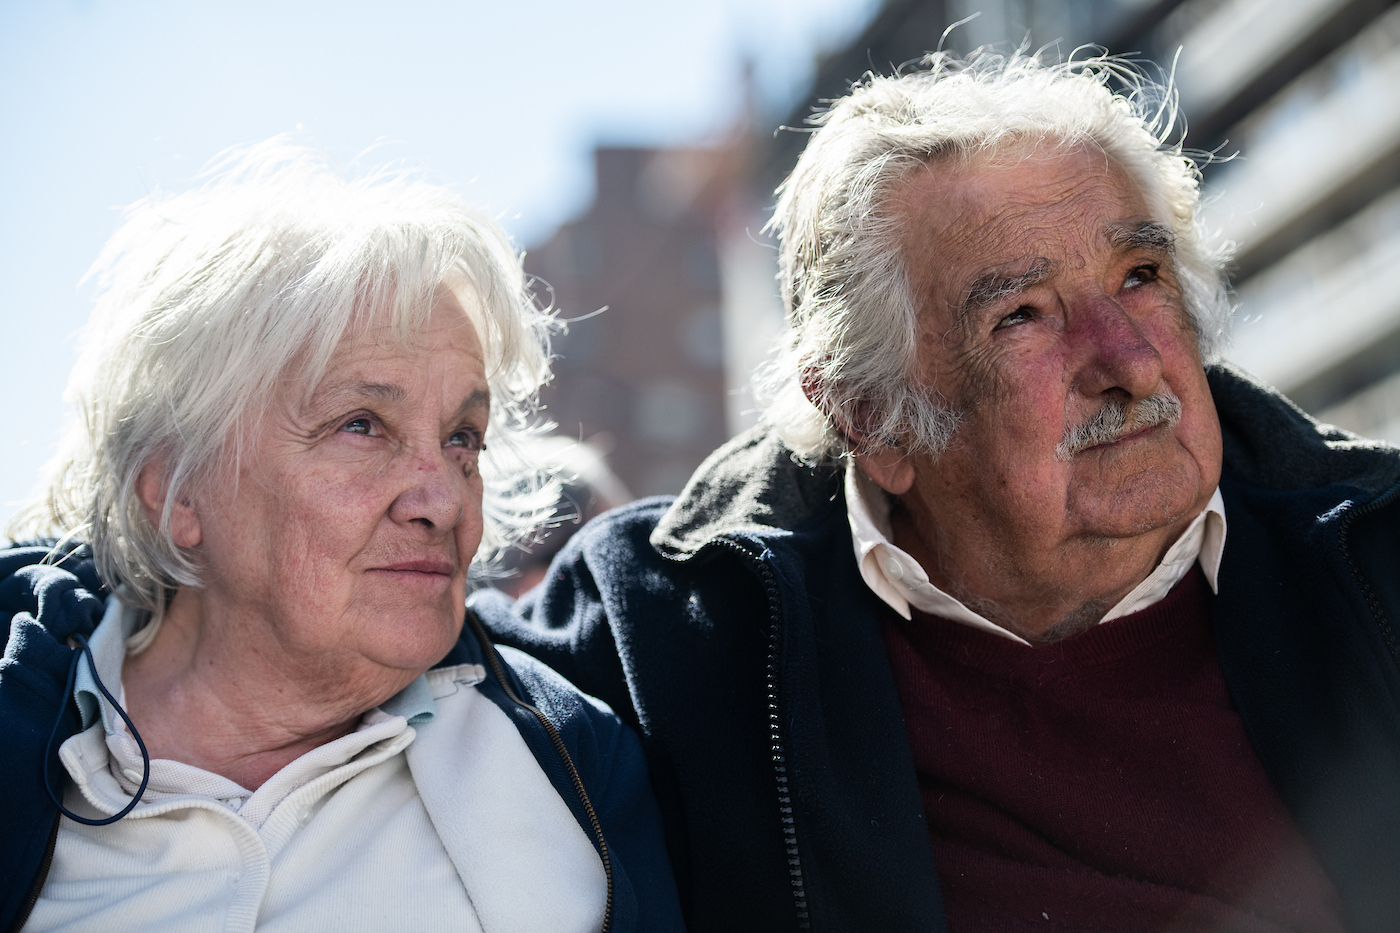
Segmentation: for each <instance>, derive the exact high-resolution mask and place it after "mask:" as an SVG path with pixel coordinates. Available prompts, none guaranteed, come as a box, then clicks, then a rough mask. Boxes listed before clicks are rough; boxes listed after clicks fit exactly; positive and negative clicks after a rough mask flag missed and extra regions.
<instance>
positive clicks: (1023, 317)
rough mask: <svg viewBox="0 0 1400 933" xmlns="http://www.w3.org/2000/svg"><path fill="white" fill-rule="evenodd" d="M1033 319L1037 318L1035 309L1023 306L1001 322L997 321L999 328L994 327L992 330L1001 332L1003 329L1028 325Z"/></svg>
mask: <svg viewBox="0 0 1400 933" xmlns="http://www.w3.org/2000/svg"><path fill="white" fill-rule="evenodd" d="M1033 317H1035V309H1034V308H1032V307H1030V306H1028V305H1022V306H1021V307H1019V308H1017V309H1016V310H1015V311H1012V312H1011V313H1010V314H1008V315H1007V316H1006V317H1004V318H1002V319H1001V320H1000V321H997V326H996V327H993V328H992V330H1001V329H1002V328H1003V327H1015V326H1016V325H1017V324H1024V323H1026V322H1027V321H1029V320H1030V319H1031V318H1033Z"/></svg>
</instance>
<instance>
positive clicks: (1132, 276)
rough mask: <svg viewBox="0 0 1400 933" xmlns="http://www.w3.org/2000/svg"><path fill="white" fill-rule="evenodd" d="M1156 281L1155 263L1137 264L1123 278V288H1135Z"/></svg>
mask: <svg viewBox="0 0 1400 933" xmlns="http://www.w3.org/2000/svg"><path fill="white" fill-rule="evenodd" d="M1155 281H1157V267H1156V266H1155V265H1147V266H1138V267H1137V268H1136V269H1134V270H1132V271H1131V272H1129V273H1128V274H1127V276H1126V277H1125V278H1124V279H1123V287H1124V288H1137V287H1139V286H1142V285H1147V284H1149V283H1151V282H1155Z"/></svg>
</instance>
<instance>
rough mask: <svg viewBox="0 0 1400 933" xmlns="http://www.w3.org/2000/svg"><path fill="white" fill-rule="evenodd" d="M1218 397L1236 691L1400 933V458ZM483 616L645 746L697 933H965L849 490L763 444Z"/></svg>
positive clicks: (492, 601) (614, 520) (1332, 867)
mask: <svg viewBox="0 0 1400 933" xmlns="http://www.w3.org/2000/svg"><path fill="white" fill-rule="evenodd" d="M1209 377H1210V382H1211V389H1212V393H1213V395H1214V398H1215V401H1216V406H1217V409H1218V411H1219V413H1220V418H1221V422H1222V428H1223V432H1224V444H1225V470H1224V476H1223V478H1222V480H1221V490H1222V493H1223V495H1224V498H1225V503H1226V509H1225V511H1226V516H1227V520H1228V522H1229V532H1228V539H1227V542H1226V546H1225V554H1224V560H1223V563H1222V565H1221V568H1220V574H1219V587H1220V590H1219V595H1218V596H1217V597H1216V598H1215V599H1214V600H1213V602H1212V621H1213V625H1214V629H1215V638H1216V642H1217V645H1218V651H1219V659H1220V664H1221V668H1222V670H1223V672H1224V675H1225V678H1226V681H1227V683H1228V684H1229V687H1230V691H1231V695H1232V697H1233V699H1234V702H1235V704H1236V706H1237V708H1238V709H1239V712H1240V714H1241V716H1242V718H1243V721H1244V725H1245V728H1246V730H1247V731H1248V734H1249V736H1250V739H1251V740H1252V742H1253V745H1254V748H1255V751H1256V753H1257V754H1258V756H1259V758H1260V760H1261V761H1262V762H1263V765H1264V767H1265V769H1266V770H1267V772H1268V774H1269V776H1270V778H1271V779H1272V781H1273V782H1274V785H1275V786H1276V788H1277V789H1278V791H1279V793H1280V795H1281V796H1282V798H1283V800H1284V801H1285V803H1286V804H1287V805H1288V807H1289V808H1290V810H1291V812H1292V813H1293V815H1294V817H1295V818H1296V819H1297V821H1298V824H1299V826H1300V827H1301V829H1302V831H1303V833H1304V835H1305V836H1306V837H1307V838H1308V840H1309V841H1310V842H1311V844H1312V845H1313V847H1314V849H1315V850H1316V852H1317V854H1318V855H1319V857H1320V858H1321V860H1322V862H1323V864H1324V865H1325V867H1326V868H1327V870H1328V872H1329V874H1330V875H1331V877H1332V878H1333V880H1334V881H1335V883H1336V885H1337V887H1338V888H1339V890H1340V891H1341V894H1342V898H1343V901H1344V903H1345V905H1346V909H1347V912H1348V921H1349V923H1350V925H1351V927H1352V929H1353V930H1355V931H1358V933H1361V931H1381V930H1395V929H1400V636H1398V635H1397V629H1396V626H1397V625H1400V507H1398V506H1397V498H1400V452H1397V451H1396V450H1395V449H1394V448H1391V447H1388V446H1386V445H1382V444H1376V443H1374V442H1369V441H1363V440H1360V439H1358V438H1355V437H1353V436H1351V435H1348V434H1345V433H1343V432H1340V431H1337V430H1335V429H1331V428H1327V427H1325V426H1318V425H1317V424H1316V423H1314V422H1313V421H1311V420H1310V419H1309V418H1308V417H1307V416H1306V415H1304V414H1303V413H1302V412H1300V411H1298V410H1297V409H1296V408H1295V407H1293V406H1292V405H1291V404H1290V403H1289V402H1288V401H1287V400H1285V399H1283V398H1282V397H1281V396H1279V395H1277V394H1276V393H1273V392H1272V391H1270V390H1268V389H1267V388H1265V387H1263V386H1261V385H1259V384H1257V383H1255V382H1253V381H1252V380H1251V379H1249V378H1248V377H1246V376H1244V375H1243V374H1241V373H1239V372H1238V371H1235V370H1232V369H1229V368H1224V367H1212V368H1211V370H1210V371H1209ZM474 599H475V603H474V604H475V606H476V608H477V611H478V612H479V614H480V615H481V618H482V620H483V622H484V623H485V624H486V625H487V626H488V628H490V629H492V630H493V631H494V632H495V634H496V635H497V637H498V638H499V639H501V640H503V641H505V642H509V643H514V644H518V645H521V646H523V647H526V648H527V649H528V650H530V651H531V653H533V654H535V655H536V656H538V657H541V658H542V659H543V660H545V661H546V663H549V664H550V665H551V666H553V667H555V668H556V669H558V670H559V671H561V672H562V673H563V674H565V676H567V677H569V678H570V679H571V680H573V681H574V682H575V683H577V684H579V686H580V687H581V688H582V689H584V690H586V691H588V692H590V693H593V694H595V695H597V696H599V697H601V698H602V699H604V700H605V701H606V702H608V703H609V704H611V705H612V706H613V708H614V709H616V710H618V711H619V712H620V713H621V714H622V715H623V717H624V718H625V719H626V720H628V721H629V722H630V723H632V724H633V725H634V726H636V728H637V729H638V730H639V731H640V732H641V734H642V743H643V746H644V748H645V750H646V753H647V756H648V760H649V762H650V765H651V775H652V781H653V784H654V786H655V789H656V793H657V798H658V800H659V801H660V803H661V808H662V816H663V820H664V821H665V826H666V833H667V844H668V846H669V848H670V851H671V857H672V860H673V863H674V865H675V869H676V876H677V884H678V886H679V888H680V892H681V899H682V905H683V907H684V909H685V912H686V919H687V922H688V923H689V925H690V929H691V930H692V933H707V931H729V930H740V929H742V930H772V931H780V930H804V929H812V930H840V931H871V933H876V931H894V930H942V929H945V928H946V927H945V923H944V918H943V911H942V906H941V900H940V894H939V887H938V876H937V873H936V871H935V866H934V863H933V856H932V853H931V849H930V845H929V840H928V830H927V827H926V825H925V822H924V816H923V811H922V806H921V803H920V799H919V794H918V788H917V785H916V780H915V774H914V766H913V762H912V759H911V755H910V751H909V747H908V742H907V740H906V738H905V731H904V726H903V719H902V714H901V711H900V706H899V702H898V699H897V697H896V693H895V686H894V682H893V678H892V675H891V673H890V668H889V664H888V662H887V661H886V657H885V650H884V646H883V644H882V642H881V639H880V633H879V622H878V618H879V616H878V611H879V604H878V602H877V597H875V595H874V594H873V593H871V592H870V590H869V588H868V587H866V586H865V584H864V583H863V581H862V580H861V578H860V575H859V572H858V570H857V567H856V562H855V557H854V554H853V551H852V544H851V535H850V528H849V524H848V521H847V516H846V504H845V499H844V494H843V486H842V475H841V470H840V468H839V467H838V466H836V465H833V464H829V465H825V466H818V467H804V466H801V465H799V464H798V463H796V462H794V460H793V458H792V457H791V455H790V453H789V452H788V451H787V450H786V449H784V448H783V447H782V445H781V444H780V443H779V442H778V441H776V440H775V439H774V438H772V437H770V436H767V435H765V434H763V433H761V432H753V433H749V434H747V435H745V436H742V437H740V438H737V439H736V440H735V441H733V442H731V443H730V444H728V445H726V447H724V448H722V449H721V450H720V451H718V452H717V453H716V454H715V455H714V456H713V457H711V458H710V459H709V460H708V461H707V462H706V463H705V464H704V465H703V466H702V467H701V468H700V470H699V472H698V473H697V474H696V476H695V477H694V478H693V479H692V480H691V482H690V483H689V484H688V486H687V487H686V489H685V491H684V492H682V494H681V496H680V498H679V499H677V500H675V501H674V502H671V501H669V500H664V499H663V500H657V499H653V500H646V501H642V502H638V503H634V504H633V505H631V506H628V507H625V508H623V509H621V510H618V511H616V512H613V513H611V514H608V515H606V516H603V517H602V518H600V519H598V520H596V521H595V522H594V523H592V524H591V525H589V526H587V527H586V528H584V529H583V530H581V531H580V532H579V534H578V535H576V536H575V539H574V540H573V541H571V542H570V544H569V545H568V546H567V547H566V548H565V549H564V551H563V552H561V554H560V555H559V557H558V558H557V559H556V561H555V563H554V565H553V567H552V569H551V572H550V574H549V576H548V577H547V578H546V580H545V582H544V583H543V584H542V585H541V587H540V588H538V589H537V590H535V591H534V592H533V593H532V594H531V595H529V596H527V597H526V598H525V599H524V600H522V602H521V603H520V605H519V606H518V607H516V609H515V610H514V611H512V609H511V607H510V606H509V605H508V604H507V603H505V601H504V600H502V599H500V598H497V597H492V596H490V595H486V594H479V595H478V596H477V597H475V598H474Z"/></svg>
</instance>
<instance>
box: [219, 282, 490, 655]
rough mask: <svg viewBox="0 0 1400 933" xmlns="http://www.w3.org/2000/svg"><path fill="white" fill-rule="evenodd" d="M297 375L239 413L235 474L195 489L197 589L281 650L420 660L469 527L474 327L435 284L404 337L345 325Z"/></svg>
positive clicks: (444, 617) (477, 520) (452, 627)
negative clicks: (420, 326) (257, 409)
mask: <svg viewBox="0 0 1400 933" xmlns="http://www.w3.org/2000/svg"><path fill="white" fill-rule="evenodd" d="M298 388H299V387H296V386H287V387H284V388H283V389H282V390H281V391H279V392H278V393H277V394H276V396H275V397H274V401H273V404H272V406H271V407H270V409H269V413H268V416H267V417H265V418H264V419H263V420H262V421H261V422H260V423H259V424H257V425H256V426H254V427H253V429H252V431H251V432H250V435H249V437H248V443H247V444H246V445H245V448H244V458H243V462H242V463H241V465H240V468H239V470H238V474H237V477H236V481H231V482H226V483H224V484H221V485H220V488H214V489H208V490H206V492H207V493H208V494H207V495H201V496H199V497H197V501H196V509H197V511H198V513H199V524H200V534H201V537H202V546H201V548H200V550H201V551H202V556H203V559H204V560H205V561H206V563H207V567H208V569H209V573H208V575H207V579H208V590H209V591H210V592H209V594H208V595H209V596H210V597H212V598H215V599H217V600H218V601H219V602H220V604H221V605H222V606H223V607H224V609H225V610H227V611H231V612H236V613H237V614H239V615H241V616H243V617H244V618H260V619H261V620H262V622H263V623H264V624H266V625H268V626H270V627H271V628H272V629H273V631H274V633H275V635H276V638H277V639H278V641H279V643H280V644H281V645H282V647H283V648H284V650H286V651H288V652H289V653H292V654H300V653H306V654H311V653H318V652H319V653H325V654H327V661H328V662H330V661H332V660H333V658H332V657H331V656H333V655H337V654H348V655H359V656H361V657H363V658H365V659H368V660H369V661H372V662H374V663H376V664H379V665H383V666H387V667H392V668H398V669H402V670H410V671H413V670H419V671H421V670H426V669H427V668H428V667H430V666H431V665H433V664H434V663H436V662H437V661H438V660H440V659H441V658H442V657H443V655H445V654H446V653H447V651H448V650H449V649H450V648H451V646H452V644H453V642H454V641H455V640H456V638H457V635H458V633H459V631H460V629H461V626H462V620H463V614H464V608H463V606H464V601H465V596H466V584H467V568H468V565H469V563H470V562H471V559H472V556H473V555H474V554H475V553H476V549H477V546H478V544H480V541H481V532H482V519H481V493H482V483H481V475H480V472H479V470H478V462H477V461H478V456H479V452H480V450H481V449H482V446H483V443H484V438H485V432H486V426H487V415H488V411H489V407H490V398H489V390H488V387H487V382H486V375H485V367H484V363H483V358H482V349H481V344H480V341H479V340H478V338H477V334H476V330H475V328H474V327H473V326H472V324H471V322H470V320H469V319H468V318H467V315H466V313H465V312H464V311H463V309H462V306H461V304H460V303H459V302H458V300H457V299H456V298H455V297H454V296H452V295H451V294H449V293H446V292H444V293H442V294H441V295H440V297H439V298H438V299H437V301H436V303H435V305H434V307H433V311H432V314H431V317H430V319H429V322H428V326H427V327H426V328H425V329H424V330H422V331H421V332H419V333H416V334H414V335H413V336H412V337H411V339H410V341H409V343H408V345H407V346H405V345H403V344H402V343H400V342H399V341H398V340H397V339H396V338H395V336H394V335H393V334H392V333H391V332H390V330H389V328H388V327H387V326H385V325H380V326H374V327H370V328H368V329H366V330H365V331H363V332H360V333H352V334H351V335H350V336H348V337H347V338H346V339H345V340H344V341H342V343H341V344H340V346H339V347H338V348H337V350H336V352H335V355H334V357H333V359H332V361H331V364H330V366H329V368H328V369H327V372H326V375H325V377H324V378H323V379H322V380H321V382H320V383H319V384H318V385H317V386H316V387H315V389H314V391H312V392H311V393H310V394H309V396H308V395H307V393H306V392H305V391H298ZM211 485H212V484H211Z"/></svg>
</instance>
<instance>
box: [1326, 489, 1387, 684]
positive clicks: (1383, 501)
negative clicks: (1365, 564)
mask: <svg viewBox="0 0 1400 933" xmlns="http://www.w3.org/2000/svg"><path fill="white" fill-rule="evenodd" d="M1397 497H1400V483H1396V484H1395V485H1394V486H1391V487H1390V488H1389V489H1387V490H1386V491H1385V492H1383V493H1381V494H1380V495H1379V496H1377V497H1376V498H1374V499H1372V500H1371V501H1370V502H1367V503H1365V504H1363V505H1360V506H1357V507H1356V508H1354V509H1352V510H1350V511H1349V512H1347V513H1346V514H1345V515H1343V516H1342V521H1341V525H1340V527H1339V528H1338V529H1337V543H1338V546H1339V547H1340V549H1341V552H1342V559H1343V560H1345V561H1346V564H1347V569H1348V570H1350V571H1351V576H1352V579H1354V580H1355V581H1356V583H1357V585H1358V586H1360V587H1361V593H1362V595H1363V596H1365V597H1366V605H1367V606H1368V607H1369V608H1370V610H1371V616H1372V617H1373V618H1374V619H1375V620H1376V625H1377V626H1378V627H1379V628H1380V630H1381V637H1383V638H1384V639H1385V644H1386V647H1387V648H1389V649H1390V656H1391V659H1392V660H1393V661H1395V663H1396V664H1400V642H1398V641H1397V640H1396V637H1395V629H1394V628H1393V627H1392V626H1391V624H1390V622H1389V621H1388V620H1387V619H1386V616H1385V610H1384V609H1383V608H1381V602H1380V600H1379V599H1377V598H1376V594H1375V591H1373V590H1372V589H1371V584H1370V583H1368V582H1367V580H1366V577H1365V576H1364V575H1363V574H1362V572H1361V567H1360V566H1358V565H1357V563H1356V561H1355V560H1354V559H1353V558H1352V556H1351V546H1350V544H1348V542H1347V532H1349V531H1350V530H1351V526H1352V524H1353V523H1354V522H1355V521H1356V520H1357V519H1358V518H1361V517H1362V516H1363V515H1369V514H1371V513H1372V512H1375V511H1378V510H1380V509H1383V508H1385V507H1386V506H1388V505H1390V504H1391V503H1393V502H1394V501H1395V500H1396V498H1397Z"/></svg>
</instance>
